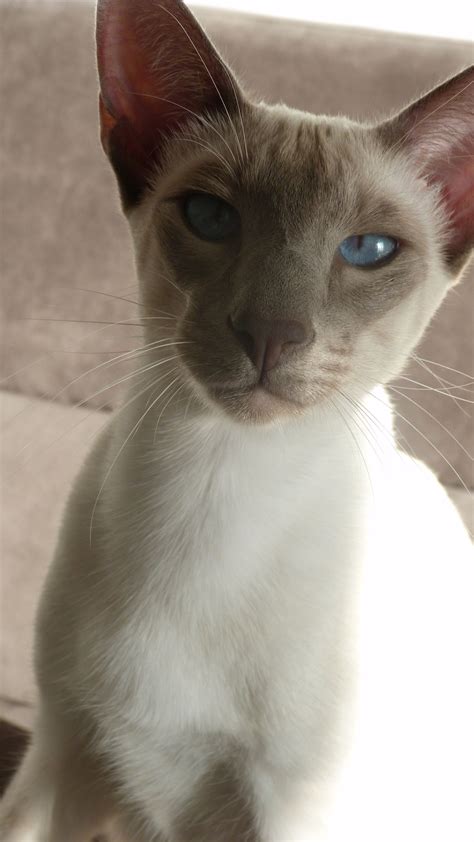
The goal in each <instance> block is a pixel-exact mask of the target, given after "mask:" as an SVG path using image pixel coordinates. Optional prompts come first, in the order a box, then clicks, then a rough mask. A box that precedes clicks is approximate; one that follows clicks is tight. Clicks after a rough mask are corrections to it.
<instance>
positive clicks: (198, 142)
mask: <svg viewBox="0 0 474 842" xmlns="http://www.w3.org/2000/svg"><path fill="white" fill-rule="evenodd" d="M181 138H182V139H183V140H185V141H186V142H187V143H195V144H196V146H200V147H201V148H202V149H205V150H206V152H209V153H210V154H211V155H214V156H215V157H216V158H217V159H218V161H220V162H221V164H222V165H223V166H224V168H225V169H226V170H227V172H228V173H229V175H230V176H231V177H232V176H233V175H234V173H233V171H232V167H231V166H230V164H229V162H228V161H226V159H225V158H224V156H223V155H221V154H220V152H217V150H216V149H213V148H212V147H211V146H209V145H208V144H207V143H203V142H202V141H201V140H196V139H195V138H193V137H189V136H188V135H181Z"/></svg>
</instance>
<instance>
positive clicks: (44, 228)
mask: <svg viewBox="0 0 474 842" xmlns="http://www.w3.org/2000/svg"><path fill="white" fill-rule="evenodd" d="M0 13H1V33H2V55H3V58H2V65H3V69H2V73H1V74H0V75H1V85H2V102H3V108H2V121H3V130H2V141H1V142H2V146H1V155H2V179H3V181H2V192H1V202H2V205H3V214H2V223H1V226H2V231H1V237H2V256H1V260H2V266H1V272H2V296H1V302H0V318H1V335H2V359H1V367H2V370H1V377H2V378H3V379H2V392H1V398H2V401H1V403H2V435H1V440H2V442H1V443H2V465H1V470H2V479H3V482H2V500H1V505H2V534H1V584H2V597H1V600H2V602H1V606H2V614H1V629H0V630H1V659H2V660H1V668H0V685H1V688H0V716H1V717H3V718H6V719H8V720H10V721H11V722H12V723H16V724H23V725H26V726H29V725H30V723H31V719H32V709H33V705H34V683H33V678H32V666H31V662H32V629H33V618H34V611H35V606H36V603H37V599H38V594H39V591H40V588H41V583H42V580H43V578H44V575H45V571H46V568H47V566H48V563H49V560H50V558H51V555H52V552H53V547H54V543H55V537H56V533H57V530H58V524H59V522H60V518H61V513H62V510H63V506H64V502H65V499H66V496H67V493H68V490H69V488H70V487H71V483H72V482H73V479H74V476H75V475H76V473H77V471H78V469H79V467H80V465H81V462H82V460H83V458H84V455H85V453H86V452H87V450H88V448H89V447H90V443H91V441H92V439H93V438H94V436H95V435H97V432H98V431H99V429H100V428H101V427H102V425H103V424H104V423H105V421H106V420H107V418H108V415H109V413H110V411H111V410H112V409H113V408H114V407H115V406H116V405H117V403H118V402H119V400H120V395H121V390H122V388H123V384H120V383H119V384H117V385H116V386H115V387H113V388H110V389H104V387H105V386H107V385H108V384H110V383H111V382H113V381H116V380H119V379H120V377H123V376H125V373H126V369H125V368H124V367H121V366H120V365H118V366H115V365H114V366H111V367H109V366H107V365H103V363H104V362H106V361H107V360H108V359H110V358H111V357H112V356H113V355H114V354H118V353H120V352H125V351H127V350H129V349H131V348H133V347H135V346H136V345H137V343H138V342H139V336H138V332H139V328H138V326H137V322H136V317H137V316H136V308H135V306H134V304H133V301H134V300H135V296H136V289H135V281H134V269H133V260H132V255H131V247H130V242H129V238H128V234H127V228H126V225H125V222H124V220H123V219H122V216H121V213H120V209H119V201H118V196H117V190H116V186H115V183H114V179H113V176H112V173H111V171H110V170H109V166H108V164H107V162H106V160H105V157H104V155H103V153H102V151H101V148H100V145H99V140H98V121H97V79H96V72H95V59H94V39H93V25H94V10H93V6H92V5H91V3H90V2H88V1H87V0H82V2H81V1H80V0H69V1H68V2H67V1H66V0H62V2H59V0H35V1H34V2H33V0H9V2H4V0H3V1H2V3H1V5H0ZM196 13H197V15H198V17H199V18H200V19H201V20H202V22H203V23H204V25H205V26H206V27H207V29H208V31H209V33H210V34H211V37H212V38H213V40H214V41H215V43H216V44H217V45H218V47H219V48H220V49H221V51H222V52H223V54H224V56H225V57H226V58H227V59H228V60H229V62H230V63H231V65H232V66H233V67H234V68H235V70H236V72H237V75H238V76H239V77H240V79H241V80H242V81H243V83H244V85H246V86H247V89H248V90H249V91H250V92H251V93H253V94H254V95H255V96H257V97H261V98H265V99H267V100H268V101H272V102H274V101H280V100H281V101H285V102H287V103H289V104H290V105H293V106H296V107H298V108H301V109H306V110H311V111H315V112H325V113H328V114H337V113H339V112H340V113H345V114H348V115H350V116H353V117H359V118H366V119H376V118H378V117H381V116H382V115H384V114H388V113H389V112H392V111H394V110H395V109H398V108H399V107H401V106H402V105H403V104H404V103H406V102H407V101H408V100H410V99H411V98H414V97H416V96H417V95H419V94H420V93H421V92H423V91H424V90H426V89H427V88H429V87H430V86H433V85H434V84H436V83H437V82H439V81H440V80H442V79H444V78H445V77H447V76H449V75H450V74H453V73H455V72H456V71H458V70H459V69H460V68H462V67H464V66H465V65H466V64H468V63H469V61H470V60H472V45H471V44H469V43H467V42H466V43H462V42H456V41H449V40H443V39H434V38H423V37H414V36H413V37H412V36H406V35H396V34H390V33H382V32H372V31H368V30H362V29H355V28H354V29H351V28H345V27H332V26H326V25H324V26H323V25H310V24H305V23H302V22H293V21H282V20H276V19H269V18H263V17H254V16H251V15H243V14H237V13H229V12H222V11H211V10H205V9H198V10H197V11H196ZM473 280H474V278H473V271H472V267H471V271H470V272H469V271H468V272H467V273H466V276H465V278H464V280H463V282H462V284H461V285H459V286H457V287H456V288H455V289H453V291H452V292H451V293H450V295H449V296H448V298H447V300H446V301H445V303H444V305H443V306H442V308H441V310H440V311H439V313H438V315H437V317H436V318H435V321H434V323H433V324H432V326H431V327H430V329H429V330H428V332H427V335H426V337H425V339H424V340H423V342H422V344H421V347H420V349H419V350H418V355H419V357H421V358H422V359H423V360H428V361H430V362H428V363H424V362H421V363H420V362H414V361H413V362H412V364H411V365H410V366H409V367H408V369H407V376H409V377H411V378H412V380H413V381H415V382H414V383H413V384H411V385H412V386H413V390H412V391H406V392H405V395H406V396H405V397H403V398H402V397H400V396H399V395H396V402H397V404H398V406H399V410H400V413H401V416H403V418H404V419H405V420H402V419H400V423H399V435H400V441H401V443H402V444H403V446H406V447H408V448H410V449H411V450H412V451H413V452H415V454H416V455H418V456H420V457H421V458H423V459H424V460H425V461H427V462H428V463H429V464H430V465H431V466H432V467H433V469H434V470H435V471H436V473H437V474H438V476H439V477H440V479H441V480H442V482H444V483H445V485H446V486H447V488H448V490H449V493H450V494H451V495H452V496H453V498H454V499H455V501H456V502H457V504H458V505H459V508H460V511H461V512H462V514H463V517H464V518H465V520H466V523H467V524H468V525H470V526H471V527H472V501H471V500H470V499H469V491H468V489H469V488H470V487H472V486H473V474H472V460H471V459H470V458H469V452H471V453H472V451H473V449H474V448H473V441H472V439H473V424H472V416H470V413H469V410H470V406H471V405H470V403H469V398H470V397H472V392H471V391H470V388H469V384H472V379H471V374H470V372H472V356H473V346H472V337H473V330H472V328H473V306H472V305H473V299H472V296H473ZM117 323H118V324H117ZM425 366H426V367H425ZM94 367H95V370H93V371H90V372H89V373H86V372H88V371H89V370H90V369H93V368H94ZM429 369H431V371H432V373H430V371H429ZM400 383H402V384H404V385H405V386H406V385H407V383H408V381H406V380H405V381H400ZM428 387H432V388H428ZM414 402H416V404H419V406H417V405H415V403H414ZM422 505H423V501H422V500H420V506H422Z"/></svg>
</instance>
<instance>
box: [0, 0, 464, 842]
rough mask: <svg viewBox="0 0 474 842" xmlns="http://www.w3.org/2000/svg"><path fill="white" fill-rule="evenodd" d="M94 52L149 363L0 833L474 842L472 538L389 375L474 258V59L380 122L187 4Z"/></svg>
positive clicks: (54, 592) (72, 530)
mask: <svg viewBox="0 0 474 842" xmlns="http://www.w3.org/2000/svg"><path fill="white" fill-rule="evenodd" d="M97 48H98V69H99V77H100V98H99V104H100V119H101V139H102V145H103V147H104V150H105V152H106V154H107V156H108V158H109V160H110V163H111V165H112V167H113V169H114V171H115V173H116V176H117V181H118V186H119V190H120V195H121V201H122V205H123V209H124V212H125V214H126V216H127V219H128V222H129V224H130V229H131V234H132V238H133V244H134V249H135V256H136V267H137V274H138V279H139V285H140V304H141V308H142V314H143V316H142V321H143V332H144V345H143V354H142V356H141V357H140V358H139V359H140V362H139V365H138V368H137V372H136V378H135V379H134V380H133V383H134V385H133V386H132V387H130V392H129V395H128V397H127V398H126V399H125V401H124V404H123V406H122V408H121V409H120V410H118V411H117V412H116V413H115V415H114V416H113V417H112V419H111V421H110V423H109V424H108V425H107V427H106V428H105V430H104V431H103V432H102V433H101V435H100V436H99V438H98V440H97V441H96V443H95V445H94V447H93V450H92V451H91V453H90V455H89V457H88V459H87V460H86V462H85V464H84V466H83V469H82V471H81V473H80V475H79V477H78V479H77V482H76V484H75V486H74V488H73V490H72V493H71V495H70V499H69V501H68V503H67V508H66V515H65V518H64V522H63V525H62V529H61V533H60V536H59V541H58V546H57V549H56V554H55V558H54V561H53V564H52V567H51V570H50V572H49V575H48V578H47V583H46V587H45V590H44V593H43V597H42V601H41V606H40V610H39V615H38V622H37V646H36V672H37V680H38V686H39V693H40V703H39V708H38V713H37V723H36V727H35V731H34V736H33V740H32V744H31V747H30V749H29V751H28V753H27V755H26V758H25V760H24V762H23V764H22V766H21V767H20V770H19V772H18V773H17V775H16V777H15V779H14V781H13V783H12V785H11V787H10V789H9V791H8V792H7V795H6V798H5V800H4V802H3V807H2V811H1V820H0V826H1V827H2V834H3V835H2V839H3V840H4V842H90V840H91V838H92V836H93V835H94V834H97V833H99V832H101V833H104V834H109V835H107V839H110V840H111V842H112V840H113V842H115V840H117V839H119V838H120V839H123V840H127V842H336V840H337V842H349V841H350V842H352V840H364V842H376V840H377V842H380V840H384V842H395V840H396V842H400V840H404V842H422V840H430V842H441V840H443V842H446V840H448V839H449V840H453V842H468V840H470V842H472V839H473V838H474V818H473V810H472V796H473V792H474V785H473V783H474V722H473V719H474V713H473V712H474V657H473V648H474V607H473V606H474V565H473V553H472V545H471V542H470V540H469V538H468V536H467V533H466V532H465V530H464V527H463V526H462V524H461V521H460V519H459V517H458V515H457V513H456V511H455V509H454V507H453V506H452V504H451V503H450V501H449V500H448V498H447V496H446V494H445V492H444V491H443V489H442V488H441V486H440V485H439V484H438V482H437V480H436V478H435V477H434V475H433V474H432V473H431V472H430V471H429V470H428V469H427V468H426V467H425V466H423V465H422V464H421V463H419V462H417V461H415V460H414V459H412V458H411V457H409V456H407V455H405V454H403V453H402V452H400V451H398V450H397V447H396V443H395V439H394V434H393V428H392V427H393V413H392V410H391V407H390V403H389V400H388V398H387V394H386V392H385V390H384V384H386V383H387V382H388V381H389V380H390V379H391V378H392V377H394V376H395V375H396V374H397V373H398V372H400V370H401V369H402V367H403V365H404V363H405V361H406V360H407V358H408V355H409V353H410V351H411V350H412V349H413V347H414V346H415V345H416V343H417V342H418V341H419V339H420V337H421V335H422V333H423V331H424V329H425V328H426V326H427V324H428V322H429V320H430V319H431V317H432V315H433V314H434V312H435V311H436V309H437V307H438V306H439V304H440V303H441V301H442V300H443V298H444V296H445V294H446V293H447V292H448V290H449V289H450V288H451V287H453V286H454V284H455V283H456V282H457V281H458V280H459V279H460V276H461V273H462V270H463V268H464V266H465V265H466V263H467V261H468V259H469V256H470V254H471V251H472V247H473V244H474V174H473V173H474V170H473V158H474V86H473V81H474V70H473V68H468V69H465V70H462V71H461V72H459V73H458V74H457V75H456V76H454V77H453V78H451V79H449V80H448V81H446V82H445V83H444V84H442V85H440V86H439V87H437V88H435V89H434V90H432V91H431V92H429V93H428V94H426V95H425V96H423V97H422V98H421V99H419V100H418V101H417V102H415V103H413V104H411V105H409V106H407V107H406V108H405V109H404V110H403V111H402V112H401V113H399V114H397V115H395V116H392V117H388V118H387V119H386V120H384V121H383V122H381V123H378V124H376V125H373V124H371V125H369V124H362V123H357V122H354V121H352V120H349V119H345V118H342V117H327V116H317V117H316V116H313V115H311V114H307V113H302V112H298V111H295V110H292V109H289V108H287V107H285V106H283V105H273V106H269V105H266V104H264V103H257V102H253V101H250V100H249V99H248V98H247V96H246V95H245V94H244V93H243V91H242V90H241V87H240V86H239V84H238V82H237V81H236V79H235V77H234V75H233V74H232V72H231V70H230V69H229V68H228V67H227V66H226V65H225V64H224V62H223V60H222V59H221V58H220V56H219V55H218V53H217V52H216V50H215V49H214V47H213V46H212V45H211V43H210V42H209V40H208V38H207V36H206V35H205V34H204V32H203V31H202V29H201V27H200V25H199V24H198V23H197V21H196V20H195V19H194V17H193V16H192V14H191V13H190V11H189V10H188V8H187V7H186V6H185V4H184V3H183V2H182V1H181V0H134V2H131V0H99V4H98V12H97ZM453 341H455V337H453ZM137 384H138V385H137ZM95 838H98V837H97V836H96V837H95ZM101 838H104V837H101Z"/></svg>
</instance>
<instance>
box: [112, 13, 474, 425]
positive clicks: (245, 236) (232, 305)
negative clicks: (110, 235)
mask: <svg viewBox="0 0 474 842" xmlns="http://www.w3.org/2000/svg"><path fill="white" fill-rule="evenodd" d="M114 4H115V10H116V17H115V18H114V19H113V20H112V23H109V26H110V27H111V28H112V30H113V35H114V39H115V43H116V41H117V38H120V37H121V36H120V33H121V31H122V30H121V26H126V28H127V33H128V37H129V33H130V27H131V26H132V29H133V25H134V24H133V20H132V21H131V20H130V11H129V10H127V12H125V7H124V6H122V2H119V0H112V2H109V6H108V7H109V9H110V7H111V6H112V7H114ZM150 10H151V11H150ZM160 10H161V11H160ZM148 15H149V24H152V23H154V25H155V26H156V27H157V30H156V33H155V34H160V35H161V37H162V41H163V47H162V50H161V51H160V49H159V48H157V47H156V46H154V47H153V55H152V56H150V50H151V48H150V43H151V42H150V40H149V38H148V36H147V37H144V36H142V35H141V34H140V32H141V30H140V29H139V28H138V29H136V40H137V43H136V45H135V52H134V62H135V64H134V67H135V66H136V56H137V54H139V55H140V53H142V58H141V59H140V60H141V61H143V64H144V67H143V68H142V69H141V71H140V73H139V79H138V81H137V78H136V71H135V70H134V71H133V73H135V76H133V73H132V75H131V78H130V82H129V84H130V85H133V87H134V89H135V90H137V84H139V85H140V87H139V88H138V89H139V90H143V91H144V96H143V97H141V102H140V105H139V107H137V104H136V98H135V100H134V101H133V104H132V105H126V106H123V105H122V106H121V107H122V108H123V109H124V110H125V113H126V117H127V120H126V129H125V133H124V130H123V128H122V129H121V130H120V128H119V127H120V122H119V123H118V124H117V121H116V120H115V114H116V111H117V106H116V105H115V104H113V105H112V106H110V105H108V108H107V111H105V109H104V106H103V113H102V118H103V121H102V125H103V138H104V135H105V139H104V145H105V146H106V149H107V151H108V154H109V155H110V157H111V160H112V162H113V164H114V167H115V169H116V171H117V174H118V178H119V183H120V186H121V190H122V196H123V199H124V205H125V208H126V212H127V215H128V218H129V222H130V226H131V230H132V233H133V238H134V244H135V250H136V256H137V267H138V272H139V279H140V285H141V291H142V298H143V303H144V304H145V308H146V314H147V316H148V318H147V319H145V320H144V324H145V331H146V339H147V341H148V342H152V341H154V340H159V339H160V338H161V337H163V336H167V337H169V338H170V340H172V341H175V342H176V343H177V344H176V346H175V347H176V349H177V352H178V354H179V357H180V362H179V368H180V375H181V376H182V377H183V378H184V379H185V380H187V381H188V382H191V383H192V385H193V388H194V390H195V392H196V393H197V394H198V395H199V396H200V398H202V399H203V401H204V403H205V405H206V406H208V407H211V408H214V409H216V410H218V411H225V412H226V413H228V414H230V415H231V416H232V417H234V418H238V419H240V420H245V421H251V422H262V421H269V420H272V419H274V418H276V417H282V416H288V415H292V414H295V413H301V412H302V411H304V410H305V409H307V408H308V407H311V406H314V405H315V404H318V403H319V404H320V403H322V402H327V401H329V402H332V403H334V404H335V405H336V406H337V405H338V402H339V399H340V398H341V396H344V397H345V399H349V400H350V399H351V398H353V397H357V396H359V395H360V394H362V393H364V392H366V391H368V390H369V389H371V388H372V387H373V386H374V385H375V384H376V383H380V382H385V381H387V380H389V379H391V378H392V377H393V376H395V375H396V374H397V373H398V372H399V371H400V369H401V367H402V365H403V363H404V362H405V360H406V357H407V355H408V354H409V352H410V350H411V349H412V347H413V346H414V344H415V343H416V342H417V340H418V339H419V337H420V335H421V333H422V331H423V329H424V328H425V326H426V324H427V322H428V321H429V319H430V317H431V316H432V314H433V313H434V311H435V310H436V308H437V306H438V305H439V303H440V301H441V300H442V298H443V296H444V295H445V293H446V291H447V289H448V288H449V286H450V285H451V284H452V283H453V280H454V278H455V277H456V276H457V275H458V274H459V269H460V266H461V264H462V263H463V261H464V260H465V259H466V255H467V254H468V252H469V249H470V248H471V247H472V216H473V213H472V210H471V211H470V212H469V213H468V214H467V220H468V223H467V232H466V231H465V230H464V228H463V230H462V231H459V230H458V228H457V227H456V228H453V227H451V229H450V228H449V226H448V225H447V213H446V204H443V201H442V200H443V198H445V197H446V184H445V182H443V181H442V179H438V180H437V179H436V178H435V177H433V176H432V175H431V177H428V176H427V173H426V170H425V169H424V167H423V166H421V163H420V162H422V160H421V148H420V142H419V143H418V146H415V147H413V146H412V147H411V148H410V149H408V150H407V144H406V138H407V137H409V136H410V133H411V132H412V126H413V125H415V124H416V122H417V121H416V119H415V121H414V122H413V121H412V123H410V122H409V120H410V110H408V111H407V112H404V113H403V115H402V116H401V117H399V118H397V119H396V120H394V121H392V122H391V123H387V124H384V125H382V126H381V127H367V126H362V125H358V124H356V123H353V122H351V121H349V120H344V119H342V118H328V117H320V118H318V117H314V116H312V115H308V114H303V113H300V112H296V111H292V110H290V109H287V108H285V107H281V106H278V107H269V106H266V105H263V104H258V105H255V104H252V103H250V102H248V101H247V100H246V99H245V98H244V97H243V95H242V94H241V92H240V91H239V90H238V89H237V88H236V86H235V83H234V82H232V81H231V79H230V77H229V74H228V72H227V70H226V69H225V67H224V66H223V65H222V63H221V62H220V59H219V58H218V57H217V54H215V52H214V51H213V48H212V47H211V46H210V45H209V42H207V40H206V39H205V36H204V35H203V33H202V31H201V30H200V29H199V28H198V27H197V24H196V22H195V21H194V19H193V18H192V17H191V16H190V15H189V13H188V12H187V10H186V9H185V7H184V6H183V4H182V3H181V2H178V0H168V3H167V8H165V7H164V6H163V5H155V4H154V3H152V4H151V5H149V6H148ZM99 21H100V17H99ZM103 26H105V24H103ZM183 27H184V28H185V29H186V33H187V34H188V35H189V37H190V38H191V40H192V45H191V47H195V46H196V42H197V44H198V48H199V54H200V56H201V57H202V56H203V55H204V56H205V58H206V65H205V72H204V71H203V70H202V66H200V63H199V62H198V65H197V66H195V59H196V55H195V53H196V51H195V50H194V51H193V49H191V52H190V51H189V38H187V37H186V38H185V39H184V40H183V37H182V36H183V31H182V30H183ZM149 32H150V30H148V33H149ZM104 33H105V34H104ZM106 34H107V30H102V35H101V28H100V23H99V45H100V44H101V43H104V40H105V42H106ZM101 38H102V42H101ZM129 40H130V39H129ZM157 43H158V42H157ZM172 44H174V45H175V48H176V49H177V50H178V51H179V50H182V51H183V56H184V59H183V62H184V63H183V70H182V71H181V74H182V78H181V79H180V76H179V74H178V75H174V76H173V77H172V80H171V81H170V79H168V82H167V86H168V87H167V89H166V90H165V91H164V92H163V89H162V87H161V86H160V84H159V81H160V60H161V61H162V62H163V63H164V64H166V57H167V55H168V53H167V50H168V49H170V47H171V45H172ZM104 54H105V55H106V56H107V50H103V52H102V56H103V55H104ZM170 55H171V53H170ZM99 56H100V51H99ZM160 57H161V59H160ZM186 57H187V59H186ZM114 60H115V62H117V57H116V55H115V56H114ZM186 60H187V62H188V64H187V63H186ZM104 61H105V62H107V61H111V59H107V58H105V60H104V58H103V57H102V65H103V64H104ZM118 62H119V66H120V72H121V73H122V78H123V77H124V76H125V77H126V78H128V77H127V76H126V73H125V71H124V64H126V62H127V51H126V50H125V51H124V53H123V56H119V59H118ZM147 62H148V66H147ZM189 63H191V64H190V65H189ZM155 65H156V66H155ZM190 66H192V68H193V71H194V72H200V73H201V76H200V78H199V79H197V78H195V76H193V75H192V74H191V73H190ZM99 67H100V68H101V60H99ZM211 70H212V73H211ZM208 71H209V72H208ZM106 75H107V74H105V73H103V74H102V76H103V78H104V79H105V78H106ZM163 75H164V77H165V79H166V74H165V73H164V72H163ZM211 75H212V79H211ZM459 78H460V77H458V80H459ZM466 81H469V80H467V79H466V80H465V81H464V87H465V82H466ZM203 83H204V95H203ZM211 83H212V84H211ZM454 84H455V83H454ZM153 85H155V87H153ZM112 87H113V86H112ZM123 87H124V86H123V82H122V81H121V83H120V86H119V94H117V93H116V90H112V94H111V92H110V90H109V91H107V92H106V95H107V97H108V99H109V101H110V99H111V98H113V97H114V96H115V99H116V100H117V101H118V102H119V104H121V103H122V101H123V96H124V94H123ZM193 87H195V89H196V91H199V92H200V93H196V94H195V95H194V93H193ZM103 88H104V83H103ZM206 88H207V99H206V93H205V91H206ZM214 88H215V89H217V88H219V97H218V98H217V99H216V94H215V90H214ZM462 88H463V85H462V84H461V85H459V82H458V84H457V90H458V91H459V90H461V89H462ZM151 91H156V92H157V93H151ZM451 93H452V92H451ZM461 96H462V90H461ZM445 98H446V99H448V98H449V94H448V95H447V96H446V97H445ZM153 99H156V101H157V102H158V103H160V105H159V107H157V109H156V110H155V111H153V109H151V110H150V106H149V103H150V102H152V104H153V105H155V103H153ZM146 100H148V103H147V102H146ZM143 101H145V104H143ZM166 102H168V103H169V102H171V105H168V106H167V108H168V111H167V112H166V110H165V113H163V103H166ZM178 106H179V110H178ZM419 107H420V106H419ZM127 108H128V111H127ZM471 109H472V111H474V108H473V106H472V97H471ZM425 110H426V106H425ZM432 110H433V105H432V106H431V111H432ZM110 111H114V112H115V113H114V121H113V122H110V121H111V120H112V118H111V117H110ZM191 111H192V112H193V114H192V115H190V112H191ZM431 111H426V113H427V114H428V117H429V116H430V114H431ZM104 115H105V116H104ZM419 116H420V115H419V114H418V115H417V117H418V121H419ZM451 119H452V122H453V124H454V118H453V117H451ZM470 119H472V114H471V116H470ZM107 120H109V124H108V123H107ZM425 121H426V118H425ZM148 122H150V123H151V128H149V127H148V125H147V123H148ZM162 124H163V125H164V126H165V128H162ZM104 127H105V128H104ZM432 131H433V130H432ZM160 133H161V134H160ZM148 135H149V136H150V137H148ZM468 141H469V143H470V147H469V152H470V153H471V154H472V151H473V149H472V146H473V143H472V138H471V139H470V140H469V137H468ZM157 142H158V143H157ZM421 145H422V144H421ZM137 146H138V151H137ZM457 148H458V150H459V149H460V148H462V149H463V151H465V149H466V137H465V136H464V134H463V133H461V136H460V137H458V139H457ZM157 149H158V150H159V152H158V154H157V152H156V150H157ZM151 153H153V154H151ZM423 154H426V152H425V151H424V152H423ZM150 159H151V164H150ZM438 159H439V154H438ZM130 161H131V162H132V164H131V165H130ZM145 162H146V163H145ZM438 169H439V166H438ZM451 169H452V168H451ZM456 172H457V170H456ZM447 175H448V176H449V175H450V173H449V172H448V174H447ZM470 178H471V181H470V182H469V190H470V191H471V193H470V194H469V196H468V197H467V199H468V201H471V200H472V183H473V181H474V179H472V170H471V176H470ZM445 181H446V179H445ZM460 192H461V198H462V199H463V194H462V191H459V190H457V191H456V190H455V189H454V190H451V192H450V193H449V195H448V200H447V201H449V202H451V205H450V207H449V209H448V210H449V212H450V214H451V217H452V218H454V219H455V221H457V219H458V218H459V217H460V218H464V217H463V216H462V214H459V213H458V212H457V205H456V202H457V201H458V194H459V193H460ZM445 201H446V199H445ZM463 201H464V199H463ZM463 207H464V205H463ZM465 227H466V226H465ZM159 314H161V316H163V314H165V319H163V318H161V319H160V318H154V316H155V315H159ZM166 316H168V320H167V321H166ZM170 317H171V318H170ZM163 325H165V326H166V327H163Z"/></svg>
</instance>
